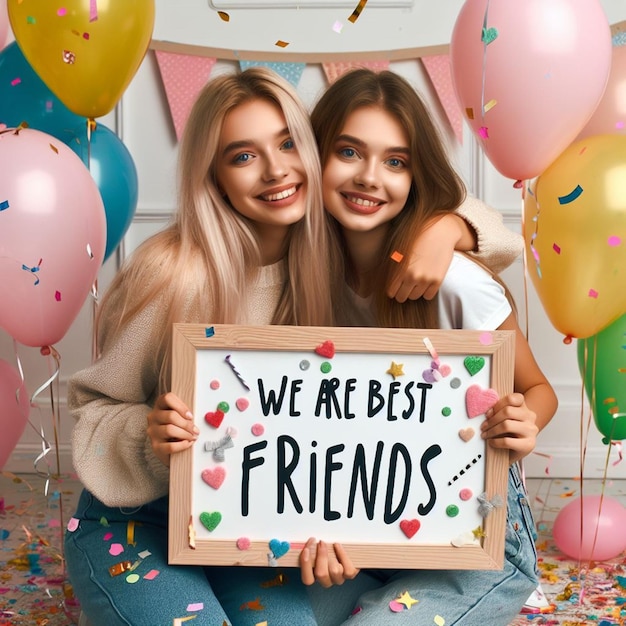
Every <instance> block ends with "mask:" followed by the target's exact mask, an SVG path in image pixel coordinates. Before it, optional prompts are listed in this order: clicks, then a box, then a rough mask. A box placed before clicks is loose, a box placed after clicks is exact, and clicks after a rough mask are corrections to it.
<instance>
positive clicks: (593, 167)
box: [512, 135, 626, 338]
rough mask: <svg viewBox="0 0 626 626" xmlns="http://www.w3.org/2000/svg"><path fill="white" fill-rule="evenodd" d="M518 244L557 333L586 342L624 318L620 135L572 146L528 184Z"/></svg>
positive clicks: (625, 157) (623, 140)
mask: <svg viewBox="0 0 626 626" xmlns="http://www.w3.org/2000/svg"><path fill="white" fill-rule="evenodd" d="M512 149H514V148H512ZM524 239H525V241H526V252H527V258H528V272H529V274H530V277H531V280H532V282H533V284H534V286H535V289H536V290H537V293H538V295H539V298H540V300H541V302H542V304H543V307H544V309H545V311H546V313H547V315H548V317H549V318H550V321H551V322H552V324H553V326H554V327H555V328H556V329H557V330H558V331H560V332H561V333H563V334H564V335H566V336H569V337H577V338H586V337H590V336H591V335H594V334H596V333H597V332H599V331H600V330H602V329H603V328H605V327H606V326H608V325H609V324H610V323H612V322H613V321H614V320H616V319H617V318H618V317H620V315H622V314H623V313H624V312H625V311H626V136H623V135H599V136H595V137H588V138H586V139H583V140H581V141H577V142H575V143H573V144H571V145H570V146H569V147H568V148H567V149H566V150H565V151H564V152H563V153H562V154H561V155H560V156H559V157H558V158H557V160H556V161H554V162H553V163H552V165H550V166H549V167H548V169H547V170H546V171H545V172H544V173H543V174H541V175H540V176H539V177H538V178H537V179H536V180H535V181H534V182H533V183H532V184H531V185H530V187H529V188H528V189H527V190H526V193H525V197H524Z"/></svg>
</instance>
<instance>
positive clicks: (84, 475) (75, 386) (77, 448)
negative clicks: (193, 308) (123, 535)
mask: <svg viewBox="0 0 626 626" xmlns="http://www.w3.org/2000/svg"><path fill="white" fill-rule="evenodd" d="M164 309H165V307H162V306H159V305H158V303H156V302H155V303H152V304H151V305H149V306H148V307H147V308H146V309H144V310H143V311H142V312H141V313H140V314H139V315H138V316H137V317H136V318H135V319H134V320H133V321H132V322H131V323H130V324H129V325H128V326H127V327H126V328H125V329H124V330H123V331H122V332H121V333H119V334H118V335H117V336H115V337H112V336H107V324H106V322H105V324H104V326H103V333H102V334H101V336H104V337H106V341H105V342H104V346H103V352H102V355H101V357H100V358H99V359H98V360H97V361H96V362H95V363H94V364H93V365H91V366H90V367H88V368H86V369H84V370H82V371H80V372H78V373H76V374H75V375H74V376H72V377H71V378H70V380H69V383H68V405H69V408H70V411H71V413H72V416H73V417H74V418H75V419H76V423H75V426H74V429H73V432H72V454H73V461H74V468H75V470H76V472H77V474H78V477H79V478H80V480H81V482H82V483H83V485H84V486H85V487H86V488H87V489H88V490H89V491H90V492H91V493H92V494H93V495H94V496H95V497H96V498H98V499H99V500H101V501H102V502H104V504H106V505H108V506H138V505H140V504H145V503H147V502H150V501H152V500H155V499H156V498H159V497H161V496H163V495H165V494H166V493H167V492H168V488H169V469H168V468H167V467H166V466H165V465H163V464H162V463H161V462H160V461H159V460H158V459H157V457H156V456H155V455H154V453H153V451H152V447H151V445H150V440H149V438H148V435H147V432H146V428H147V421H146V416H147V414H148V413H149V412H150V410H151V408H152V405H153V403H154V400H155V397H156V393H157V381H158V369H159V363H160V358H159V356H158V355H157V354H155V352H154V351H155V349H156V348H155V346H156V345H157V344H158V337H157V336H156V332H158V331H156V330H155V329H160V328H163V324H164V319H163V316H164V315H165V314H166V313H165V310H164Z"/></svg>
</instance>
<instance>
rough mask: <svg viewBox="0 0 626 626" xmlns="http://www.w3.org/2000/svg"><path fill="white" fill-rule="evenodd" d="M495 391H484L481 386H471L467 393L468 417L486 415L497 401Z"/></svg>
mask: <svg viewBox="0 0 626 626" xmlns="http://www.w3.org/2000/svg"><path fill="white" fill-rule="evenodd" d="M498 398H499V396H498V392H497V391H496V390H495V389H483V388H482V387H480V385H470V386H469V387H468V388H467V391H466V392H465V408H466V409H467V417H478V416H479V415H484V414H485V413H486V412H487V411H488V410H489V409H490V408H491V407H492V406H493V405H494V404H495V403H496V402H497V401H498Z"/></svg>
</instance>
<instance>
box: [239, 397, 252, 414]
mask: <svg viewBox="0 0 626 626" xmlns="http://www.w3.org/2000/svg"><path fill="white" fill-rule="evenodd" d="M235 406H236V407H237V408H238V409H239V410H240V411H245V410H246V409H247V408H248V407H249V406H250V400H248V398H238V399H237V401H236V402H235Z"/></svg>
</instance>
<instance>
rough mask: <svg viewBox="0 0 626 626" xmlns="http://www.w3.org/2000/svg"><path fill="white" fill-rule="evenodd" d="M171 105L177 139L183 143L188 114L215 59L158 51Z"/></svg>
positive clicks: (164, 83) (207, 78) (158, 59)
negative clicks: (182, 138)
mask: <svg viewBox="0 0 626 626" xmlns="http://www.w3.org/2000/svg"><path fill="white" fill-rule="evenodd" d="M155 54H156V58H157V62H158V64H159V71H160V72H161V78H162V79H163V86H164V87H165V94H166V96H167V101H168V103H169V107H170V112H171V115H172V121H173V122H174V130H175V131H176V139H177V140H180V138H181V136H182V134H183V129H184V128H185V123H186V122H187V117H188V116H189V111H191V107H192V105H193V103H194V101H195V99H196V97H197V95H198V92H199V91H200V90H201V89H202V87H204V85H205V84H206V83H207V81H208V80H209V78H210V76H211V71H212V70H213V66H214V65H215V62H216V61H217V59H216V58H213V57H203V56H195V55H189V54H175V53H172V52H163V51H162V50H156V51H155Z"/></svg>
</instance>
